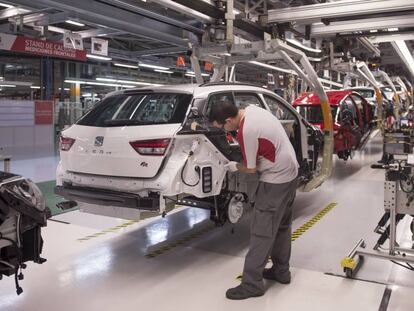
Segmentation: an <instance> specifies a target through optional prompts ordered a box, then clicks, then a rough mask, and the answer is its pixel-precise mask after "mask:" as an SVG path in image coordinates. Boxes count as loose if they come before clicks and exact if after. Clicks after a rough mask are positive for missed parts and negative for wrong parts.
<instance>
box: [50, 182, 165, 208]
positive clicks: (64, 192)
mask: <svg viewBox="0 0 414 311" xmlns="http://www.w3.org/2000/svg"><path fill="white" fill-rule="evenodd" d="M55 193H56V194H57V195H60V196H62V197H64V198H65V199H66V200H70V201H76V202H82V203H88V204H95V205H104V206H117V207H127V208H134V209H140V210H146V211H156V210H158V209H159V206H160V198H159V195H156V194H154V195H152V194H151V195H150V196H148V197H141V196H139V195H138V194H134V193H129V192H119V191H113V190H106V189H96V188H88V187H78V186H70V185H63V186H57V187H55Z"/></svg>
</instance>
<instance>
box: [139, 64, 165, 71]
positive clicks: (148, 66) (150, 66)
mask: <svg viewBox="0 0 414 311" xmlns="http://www.w3.org/2000/svg"><path fill="white" fill-rule="evenodd" d="M138 66H139V67H145V68H152V69H159V70H168V69H170V68H168V67H163V66H156V65H151V64H142V63H139V64H138Z"/></svg>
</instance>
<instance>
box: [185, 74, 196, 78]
mask: <svg viewBox="0 0 414 311" xmlns="http://www.w3.org/2000/svg"><path fill="white" fill-rule="evenodd" d="M185 76H186V77H193V78H195V74H191V73H186V74H185Z"/></svg>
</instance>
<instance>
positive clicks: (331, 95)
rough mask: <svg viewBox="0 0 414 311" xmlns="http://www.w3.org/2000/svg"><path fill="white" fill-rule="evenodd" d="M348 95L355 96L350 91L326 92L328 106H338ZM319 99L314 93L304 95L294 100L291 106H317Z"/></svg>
mask: <svg viewBox="0 0 414 311" xmlns="http://www.w3.org/2000/svg"><path fill="white" fill-rule="evenodd" d="M349 94H355V92H353V91H352V90H338V91H327V92H326V95H327V96H328V100H329V104H330V105H331V106H338V105H339V103H340V102H341V101H342V100H343V99H344V98H345V97H346V96H347V95H349ZM319 102H320V99H319V97H318V95H317V94H316V93H315V92H311V93H305V94H304V95H302V96H300V97H298V98H297V99H295V100H294V102H293V105H309V106H313V105H319Z"/></svg>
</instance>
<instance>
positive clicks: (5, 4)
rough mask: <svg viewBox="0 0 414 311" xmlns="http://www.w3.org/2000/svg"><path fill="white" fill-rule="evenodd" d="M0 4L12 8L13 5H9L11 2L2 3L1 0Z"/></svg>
mask: <svg viewBox="0 0 414 311" xmlns="http://www.w3.org/2000/svg"><path fill="white" fill-rule="evenodd" d="M0 5H1V6H4V7H6V8H14V6H13V5H11V4H7V3H3V2H0Z"/></svg>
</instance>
